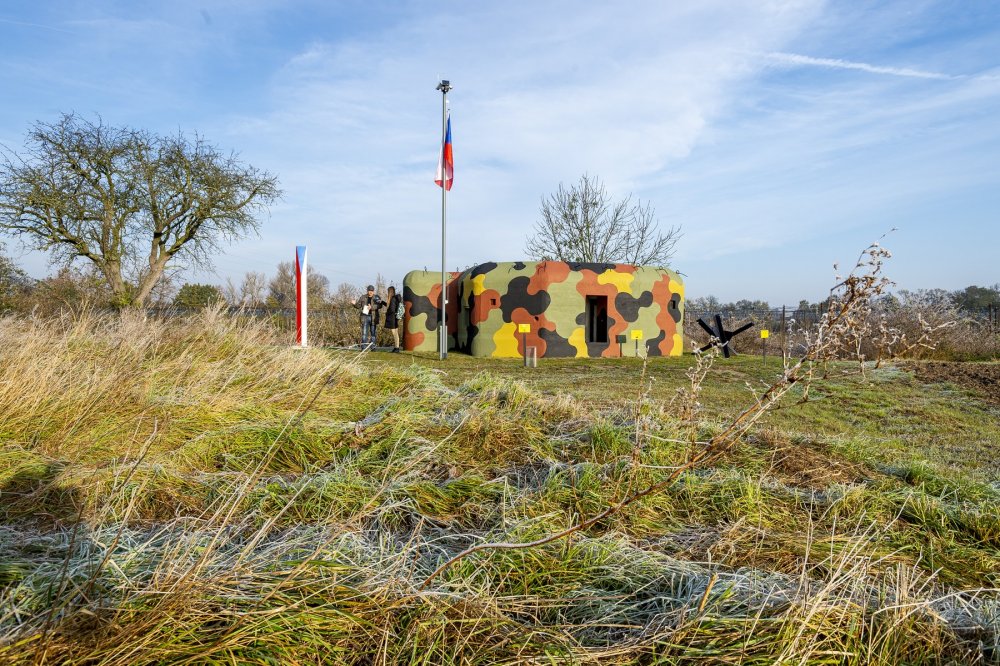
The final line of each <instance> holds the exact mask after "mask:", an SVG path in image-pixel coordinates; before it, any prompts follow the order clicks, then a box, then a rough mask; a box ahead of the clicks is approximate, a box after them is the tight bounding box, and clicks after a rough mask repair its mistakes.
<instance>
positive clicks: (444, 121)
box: [437, 79, 451, 361]
mask: <svg viewBox="0 0 1000 666" xmlns="http://www.w3.org/2000/svg"><path fill="white" fill-rule="evenodd" d="M437 89H438V90H440V91H441V150H442V151H443V150H444V148H445V145H444V144H445V139H446V138H447V133H448V91H449V90H451V82H450V81H447V80H444V79H442V81H441V83H439V84H438V86H437ZM442 160H443V155H442ZM442 167H445V165H444V163H443V162H442ZM447 228H448V173H447V169H446V167H445V168H443V169H442V173H441V326H440V330H439V331H438V338H439V340H440V344H439V345H438V347H439V358H440V360H442V361H443V360H444V359H446V358H448V315H447V309H448V308H447V304H448V279H447V275H446V271H445V249H446V247H447V236H446V233H445V232H446V230H447Z"/></svg>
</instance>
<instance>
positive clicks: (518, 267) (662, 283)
mask: <svg viewBox="0 0 1000 666" xmlns="http://www.w3.org/2000/svg"><path fill="white" fill-rule="evenodd" d="M440 298H441V273H435V272H432V271H412V272H410V273H408V274H407V275H406V277H405V278H404V280H403V301H404V303H405V310H406V315H405V318H404V319H405V323H404V327H403V331H404V334H403V347H404V349H406V350H408V351H426V352H433V351H436V350H437V348H438V326H439V324H440V313H439V305H440ZM683 317H684V283H683V281H682V280H681V278H680V277H679V276H678V275H677V273H675V272H673V271H671V270H668V269H665V268H658V267H652V266H632V265H629V264H596V263H572V262H570V263H567V262H562V261H540V262H526V261H517V262H505V263H493V262H490V263H486V264H480V265H478V266H474V267H473V268H470V269H468V270H466V271H464V272H462V273H450V274H449V282H448V305H447V323H448V348H449V349H454V350H457V351H462V352H465V353H468V354H471V355H473V356H493V357H501V358H502V357H508V358H512V357H520V356H522V355H523V354H524V351H525V350H524V347H525V345H527V346H528V347H535V349H536V351H537V354H538V356H539V358H541V357H550V358H551V357H567V356H571V357H583V358H586V357H591V358H597V357H605V358H613V357H617V356H619V355H620V353H621V352H620V351H619V350H620V349H621V348H622V347H624V349H623V352H624V355H625V356H632V355H634V354H635V340H639V349H640V350H641V353H644V354H646V355H648V356H679V355H680V354H681V352H682V351H683V348H684V343H683V339H682V337H681V333H682V331H683V330H684V327H683V325H682V322H683ZM519 325H522V330H523V325H527V326H528V328H529V332H528V333H526V334H522V333H521V332H519V330H518V327H519ZM619 336H624V339H625V340H626V342H625V344H624V345H621V346H620V345H619V342H618V341H619V340H620V339H621V338H620V337H619Z"/></svg>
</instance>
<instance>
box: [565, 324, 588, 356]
mask: <svg viewBox="0 0 1000 666" xmlns="http://www.w3.org/2000/svg"><path fill="white" fill-rule="evenodd" d="M569 343H570V344H571V345H573V346H574V347H576V357H577V358H587V356H588V354H587V333H586V331H584V329H583V326H580V327H578V328H574V329H573V332H572V333H570V334H569Z"/></svg>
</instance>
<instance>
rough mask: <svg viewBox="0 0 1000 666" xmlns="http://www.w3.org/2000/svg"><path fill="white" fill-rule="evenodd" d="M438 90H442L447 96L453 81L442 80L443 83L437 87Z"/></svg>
mask: <svg viewBox="0 0 1000 666" xmlns="http://www.w3.org/2000/svg"><path fill="white" fill-rule="evenodd" d="M437 89H438V90H440V91H441V93H442V94H444V95H447V94H448V91H449V90H451V81H449V80H448V79H441V83H439V84H438V85H437Z"/></svg>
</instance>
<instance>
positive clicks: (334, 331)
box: [147, 305, 1000, 353]
mask: <svg viewBox="0 0 1000 666" xmlns="http://www.w3.org/2000/svg"><path fill="white" fill-rule="evenodd" d="M224 311H225V312H227V313H228V314H229V315H230V316H234V317H252V318H254V319H261V320H267V321H268V322H269V323H270V324H271V325H273V326H275V327H276V328H277V329H278V330H281V331H284V332H288V333H289V335H294V332H295V310H294V309H293V308H269V307H257V308H247V307H229V308H224ZM197 312H198V308H182V307H157V308H148V309H147V313H148V314H149V315H151V316H155V317H177V316H185V315H191V314H195V313H197ZM924 312H926V308H906V307H901V308H897V309H896V310H895V311H894V316H895V317H896V319H897V320H900V321H916V320H917V318H918V316H919V315H921V314H922V313H924ZM716 315H718V316H719V317H720V318H721V320H722V324H723V326H724V327H725V328H726V330H730V331H731V330H735V329H736V328H739V327H740V326H742V325H744V324H747V323H750V322H752V323H753V326H752V327H751V329H750V330H748V331H747V332H746V333H743V334H741V335H739V336H737V337H736V338H734V340H733V348H734V349H736V350H742V351H744V352H745V353H760V352H761V347H762V345H763V344H765V343H763V342H762V339H761V335H760V334H761V331H763V330H767V331H768V332H769V338H768V342H767V343H766V344H767V345H768V348H769V349H770V350H771V352H770V353H778V350H780V349H792V350H793V351H794V349H795V346H796V344H801V342H802V341H803V339H804V336H803V333H804V332H805V331H809V330H812V329H813V328H815V326H816V324H817V323H818V322H819V321H820V319H821V317H822V316H823V311H821V310H819V309H808V310H806V309H798V308H796V309H792V308H773V309H769V310H762V309H742V310H733V309H723V310H721V311H709V310H692V309H687V310H686V311H685V313H684V337H685V344H686V346H687V349H686V350H685V351H689V350H690V349H691V347H692V346H703V345H706V344H708V342H709V335H708V333H707V332H706V331H705V330H704V329H703V328H702V327H701V326H700V325H699V324H698V319H702V320H703V321H704V322H705V323H706V324H708V325H709V326H710V327H711V328H713V329H714V328H715V327H716V323H715V317H716ZM961 318H962V321H961V322H960V323H961V324H962V325H963V326H964V328H965V329H968V330H973V331H974V332H975V333H976V334H979V335H984V336H994V337H995V336H997V335H998V334H1000V308H998V307H997V306H990V307H987V308H983V309H981V310H976V311H973V312H967V311H962V312H961ZM377 331H378V333H377V336H378V337H377V342H378V344H379V345H388V344H390V343H391V341H392V336H391V334H390V333H389V331H386V330H385V329H384V328H382V327H378V329H377ZM309 337H310V340H312V341H314V343H315V344H320V345H330V346H350V345H354V344H357V343H358V342H359V341H360V337H361V327H360V321H359V318H358V311H357V309H355V308H353V307H351V306H349V305H321V306H315V307H310V308H309Z"/></svg>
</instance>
